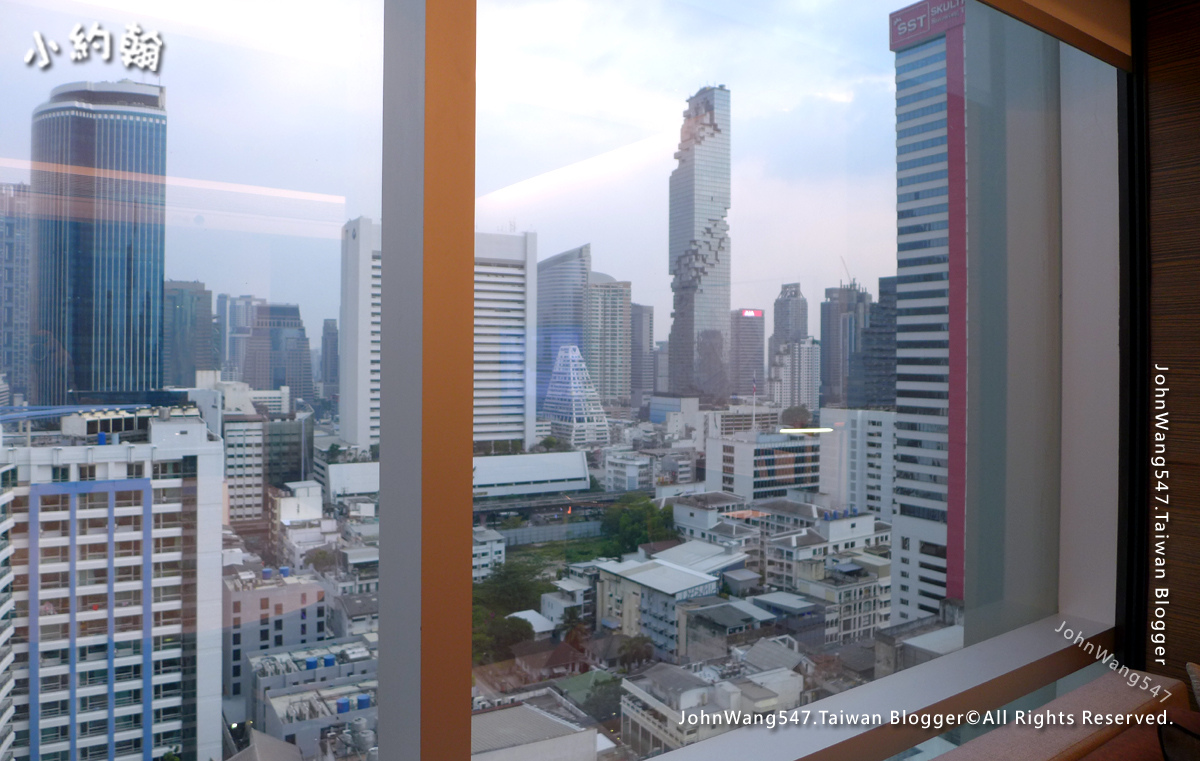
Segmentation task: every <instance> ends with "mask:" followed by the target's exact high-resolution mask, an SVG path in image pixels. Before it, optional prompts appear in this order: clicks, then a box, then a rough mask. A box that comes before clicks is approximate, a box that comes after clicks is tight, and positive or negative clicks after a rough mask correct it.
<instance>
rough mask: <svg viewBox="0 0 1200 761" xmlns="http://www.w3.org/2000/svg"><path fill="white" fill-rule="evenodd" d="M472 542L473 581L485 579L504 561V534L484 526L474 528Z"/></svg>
mask: <svg viewBox="0 0 1200 761" xmlns="http://www.w3.org/2000/svg"><path fill="white" fill-rule="evenodd" d="M473 534H474V535H473V536H472V544H471V581H483V580H484V579H486V578H487V577H488V576H491V575H492V571H494V570H495V569H496V566H498V565H501V564H502V563H503V562H504V557H505V556H504V548H505V547H506V542H505V541H504V535H503V534H501V533H500V532H499V531H494V530H492V529H490V528H484V527H483V526H475V528H474V529H473Z"/></svg>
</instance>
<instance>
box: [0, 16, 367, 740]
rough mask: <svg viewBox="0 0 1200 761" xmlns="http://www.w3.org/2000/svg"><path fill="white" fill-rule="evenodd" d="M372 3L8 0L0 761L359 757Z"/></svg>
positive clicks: (1, 308)
mask: <svg viewBox="0 0 1200 761" xmlns="http://www.w3.org/2000/svg"><path fill="white" fill-rule="evenodd" d="M383 5H384V4H383V2H382V0H350V1H349V2H338V3H322V2H301V3H298V4H297V3H280V2H268V3H238V2H229V1H228V0H217V1H216V2H203V3H201V2H181V3H169V4H157V5H145V4H140V5H139V4H136V3H134V4H130V3H122V2H116V1H115V0H114V1H113V2H100V3H91V4H87V5H78V4H68V3H58V2H52V3H36V4H29V3H21V2H0V17H3V19H4V25H3V31H0V36H2V37H3V39H4V42H5V49H6V50H8V51H9V53H10V57H9V59H8V60H7V61H6V62H5V63H4V64H3V73H0V81H2V82H3V83H4V94H5V107H4V109H3V111H2V113H0V157H2V158H0V422H2V423H3V438H4V445H5V446H4V451H5V456H4V458H3V460H2V462H0V756H3V757H5V758H8V757H10V756H11V755H12V754H14V753H15V755H16V757H19V758H20V757H25V756H26V755H29V756H30V757H35V758H36V757H43V758H51V757H55V758H58V757H61V758H92V757H96V758H99V757H105V758H107V757H109V755H110V754H112V753H114V752H115V753H116V755H117V756H118V757H134V756H136V757H139V758H140V757H141V756H142V755H143V754H144V755H145V757H146V758H150V757H151V756H153V757H155V758H159V757H162V756H164V755H165V754H166V753H167V752H168V751H170V750H174V751H175V753H176V755H177V757H179V758H181V759H186V760H195V761H203V760H204V759H210V758H223V757H227V756H229V755H230V754H231V751H235V750H240V749H244V748H245V747H247V745H248V744H249V743H250V741H251V739H252V735H251V729H250V728H251V727H253V730H254V731H263V732H268V733H270V734H273V735H274V736H275V737H276V738H278V740H280V741H283V740H290V741H291V742H294V743H295V744H296V745H297V746H298V747H299V751H300V753H301V754H303V756H304V757H305V758H317V757H325V755H326V754H334V755H336V756H338V757H343V756H345V755H346V754H348V753H353V754H355V755H357V754H362V756H363V757H366V754H367V753H368V752H370V750H371V748H373V747H374V745H375V740H374V738H375V734H374V733H375V730H376V728H377V707H376V701H375V697H374V696H375V691H376V687H377V682H376V677H375V663H376V637H377V631H376V628H377V621H378V616H377V614H378V597H377V595H378V578H377V576H378V574H377V572H376V567H377V562H378V552H379V551H378V523H377V517H376V516H377V511H376V509H375V507H376V505H377V504H378V491H379V486H378V483H379V479H378V473H379V451H378V441H379V438H378V437H379V425H378V419H379V405H380V393H379V339H380V333H381V324H380V315H379V305H380V303H381V298H382V294H381V282H382V272H381V266H380V265H381V253H380V248H381V245H380V215H381V208H382V204H381V172H382V167H381V163H382V127H381V124H382V94H383V81H382V67H383V32H382V21H383ZM26 51H28V55H26ZM14 504H20V505H21V507H22V508H23V509H22V511H21V513H20V515H19V516H17V515H16V514H15V511H14V510H13V509H12V506H13V505H14ZM79 511H86V512H85V513H83V514H80V513H79ZM18 517H19V520H20V524H19V526H18V524H17V519H18ZM10 555H11V556H12V559H11V562H10V558H9V556H10ZM326 593H328V595H329V597H328V598H326ZM317 601H321V602H320V605H317V604H316V603H317ZM327 606H328V610H326V607H327ZM309 621H317V626H316V627H315V633H314V632H312V631H310V630H309V623H308V622H309ZM327 623H328V626H326V624H327ZM60 641H61V644H62V647H61V648H59V647H57V646H56V643H59V642H60ZM10 648H11V650H12V651H13V656H12V657H11V658H10V657H9V656H8V655H7V654H8V653H9V652H10ZM39 652H40V653H41V654H42V655H41V656H40V657H39V656H38V655H37V654H38V653H39ZM31 654H32V656H31ZM68 654H71V655H72V657H70V658H68V657H67V656H68ZM75 654H78V655H79V657H78V658H76V657H74V655H75ZM16 663H20V664H21V666H20V668H21V669H23V670H28V672H29V673H28V674H24V673H22V674H21V677H22V678H21V679H20V680H17V679H16V675H17V671H16V667H15V666H14V665H13V664H16ZM106 664H107V665H106ZM110 672H112V673H110ZM113 684H116V685H117V689H116V690H115V692H104V690H103V689H102V688H101V687H102V686H103V685H110V686H111V685H113ZM85 688H94V689H86V694H84V693H82V692H81V693H80V694H79V695H77V694H76V692H77V691H78V690H84V689H85ZM39 690H40V694H39ZM77 714H78V716H77ZM56 716H69V717H70V721H67V722H66V723H65V724H63V722H62V721H56V722H50V723H49V724H48V723H47V720H48V719H50V718H51V717H56ZM113 716H115V717H116V718H115V720H112V721H110V717H113ZM14 717H15V718H14ZM76 719H78V724H77V728H78V730H79V731H78V732H70V731H68V730H69V729H70V727H71V726H72V725H74V724H75V722H76ZM59 724H63V725H62V726H58V725H59ZM10 725H11V727H10ZM222 725H224V728H223V726H222ZM47 727H51V728H50V729H47ZM10 728H11V729H15V730H16V731H15V732H13V733H10V732H9V729H10ZM113 732H116V733H117V734H116V735H115V736H113V734H112V733H113ZM102 735H103V736H107V737H109V740H107V741H105V737H103V736H102ZM332 735H338V736H341V737H342V738H343V739H330V740H326V736H332ZM230 741H231V742H232V743H233V746H234V747H232V748H231V747H230V745H229V743H230ZM110 746H111V747H110ZM326 746H328V747H326ZM131 754H132V755H131Z"/></svg>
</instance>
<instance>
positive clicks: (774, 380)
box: [768, 336, 821, 414]
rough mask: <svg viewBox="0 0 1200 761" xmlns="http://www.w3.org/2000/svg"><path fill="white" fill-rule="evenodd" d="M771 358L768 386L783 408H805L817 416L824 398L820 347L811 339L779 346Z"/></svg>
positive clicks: (810, 337)
mask: <svg viewBox="0 0 1200 761" xmlns="http://www.w3.org/2000/svg"><path fill="white" fill-rule="evenodd" d="M776 351H777V353H776V354H775V356H774V357H773V358H772V359H771V368H770V380H769V381H768V386H769V389H770V393H771V398H772V399H773V400H774V401H775V404H777V405H778V406H779V407H780V408H782V409H787V408H788V407H799V406H801V405H803V406H804V407H807V408H808V411H809V412H812V413H814V414H815V413H816V411H817V408H818V405H819V404H820V395H821V344H820V342H819V341H817V340H816V339H815V338H813V337H812V336H807V337H805V338H804V339H802V340H800V341H794V342H791V343H784V344H780V345H779V347H778V349H777V350H776Z"/></svg>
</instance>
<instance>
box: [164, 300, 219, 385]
mask: <svg viewBox="0 0 1200 761" xmlns="http://www.w3.org/2000/svg"><path fill="white" fill-rule="evenodd" d="M162 331H163V332H162V383H163V385H164V386H179V387H182V388H187V387H190V386H194V385H196V371H197V370H216V369H217V340H216V339H217V337H216V332H215V329H214V325H213V313H212V293H211V292H210V291H209V290H208V289H206V288H205V287H204V283H196V282H182V281H178V280H167V281H165V282H164V283H163V314H162Z"/></svg>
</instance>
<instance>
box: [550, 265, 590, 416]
mask: <svg viewBox="0 0 1200 761" xmlns="http://www.w3.org/2000/svg"><path fill="white" fill-rule="evenodd" d="M591 272H592V247H591V246H590V245H587V244H585V245H582V246H580V247H579V248H573V249H571V250H570V251H564V252H562V253H561V254H557V255H555V256H552V257H550V258H549V259H546V260H544V261H540V262H538V273H537V291H538V293H537V407H538V409H539V410H541V409H542V408H543V406H544V405H545V400H546V389H547V388H548V387H549V385H550V374H551V373H552V372H553V371H554V363H555V362H556V361H557V360H558V350H559V349H561V348H562V347H564V346H575V347H579V346H583V323H584V320H585V319H586V312H587V287H588V279H589V277H590V275H591Z"/></svg>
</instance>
